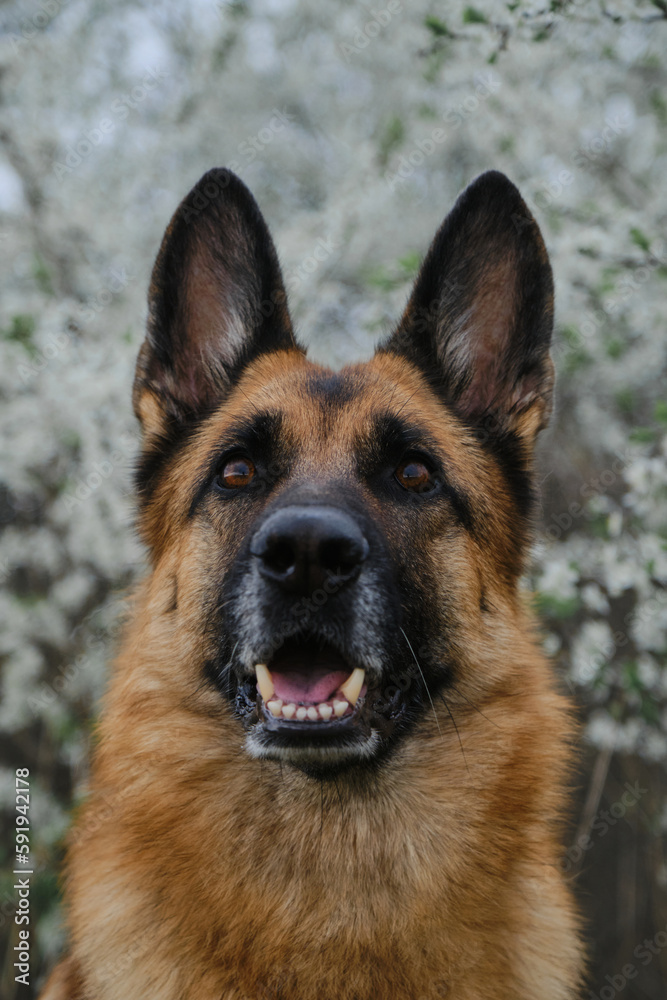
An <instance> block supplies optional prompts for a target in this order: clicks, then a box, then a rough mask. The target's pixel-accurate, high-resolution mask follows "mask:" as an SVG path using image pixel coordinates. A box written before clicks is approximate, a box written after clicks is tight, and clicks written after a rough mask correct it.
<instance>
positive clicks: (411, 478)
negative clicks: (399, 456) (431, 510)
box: [395, 458, 435, 493]
mask: <svg viewBox="0 0 667 1000" xmlns="http://www.w3.org/2000/svg"><path fill="white" fill-rule="evenodd" d="M395 475H396V478H397V479H398V481H399V483H400V484H401V486H403V487H404V489H406V490H413V491H414V492H415V493H426V492H428V490H431V489H433V486H434V485H435V483H434V481H433V476H432V475H431V471H430V469H428V468H427V467H426V466H425V465H424V463H423V462H420V461H419V460H418V459H416V458H409V459H407V460H406V461H405V462H401V464H400V465H399V467H398V468H397V469H396V473H395Z"/></svg>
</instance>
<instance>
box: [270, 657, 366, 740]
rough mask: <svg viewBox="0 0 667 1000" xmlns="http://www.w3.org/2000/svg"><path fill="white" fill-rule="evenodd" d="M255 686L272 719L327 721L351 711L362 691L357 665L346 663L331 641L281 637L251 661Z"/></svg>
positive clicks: (360, 671) (363, 680)
mask: <svg viewBox="0 0 667 1000" xmlns="http://www.w3.org/2000/svg"><path fill="white" fill-rule="evenodd" d="M255 673H256V676H257V692H258V694H259V696H260V698H261V700H262V703H263V706H264V708H265V710H266V711H267V712H268V713H269V715H270V716H271V717H272V718H273V719H280V720H285V721H287V722H296V723H307V722H310V723H320V724H322V723H330V722H331V721H332V720H333V721H334V722H335V721H337V720H339V719H343V718H345V717H347V716H350V715H352V714H353V713H354V711H355V709H356V707H357V704H358V703H359V702H360V700H363V697H364V695H365V694H366V684H365V676H366V672H365V670H364V669H363V668H362V667H350V666H349V665H348V664H347V663H345V661H344V660H343V658H342V656H341V655H340V653H338V652H337V650H335V649H334V648H333V647H332V646H328V645H325V646H320V645H318V644H317V643H316V642H314V641H312V640H311V641H307V642H304V643H295V642H290V643H286V644H285V645H284V646H283V647H282V648H281V649H280V650H279V651H278V652H277V653H276V654H275V656H273V657H272V658H271V660H270V661H269V663H258V664H256V666H255Z"/></svg>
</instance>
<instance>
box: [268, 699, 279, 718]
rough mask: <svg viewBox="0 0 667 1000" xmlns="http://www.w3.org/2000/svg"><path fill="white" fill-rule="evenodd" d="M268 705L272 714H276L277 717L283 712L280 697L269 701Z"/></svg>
mask: <svg viewBox="0 0 667 1000" xmlns="http://www.w3.org/2000/svg"><path fill="white" fill-rule="evenodd" d="M266 707H267V708H268V710H269V712H270V713H271V715H274V716H275V717H276V719H277V718H278V716H279V715H280V714H281V713H282V710H283V703H282V701H281V700H280V698H276V699H275V701H267V703H266Z"/></svg>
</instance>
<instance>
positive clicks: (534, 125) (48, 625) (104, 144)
mask: <svg viewBox="0 0 667 1000" xmlns="http://www.w3.org/2000/svg"><path fill="white" fill-rule="evenodd" d="M0 29H1V31H2V35H1V36H0V88H1V90H0V94H1V97H0V261H1V263H2V266H1V268H0V289H1V293H2V298H1V305H0V347H1V350H2V365H1V368H0V394H1V398H2V445H1V458H2V461H1V471H0V529H1V549H0V578H1V579H2V584H3V593H2V597H1V598H0V602H1V610H2V634H1V638H0V656H1V661H0V662H1V666H0V691H1V695H0V698H1V700H0V758H1V766H0V815H1V816H2V821H3V825H2V829H1V830H0V996H2V998H3V1000H14V998H15V997H26V998H28V997H33V996H35V995H36V987H37V986H38V985H39V981H40V976H42V974H43V971H44V969H45V967H46V966H47V965H48V964H49V963H50V962H51V961H52V960H53V959H54V957H55V956H56V955H57V954H58V952H59V949H60V948H61V947H62V944H63V941H64V930H63V924H62V918H61V910H60V905H59V892H58V877H57V872H58V870H59V866H60V862H61V858H62V851H63V838H64V834H65V831H66V829H67V826H68V819H69V815H70V812H71V810H72V808H73V806H74V805H75V804H76V803H77V802H79V801H80V800H81V798H82V796H83V795H84V793H85V783H86V776H87V772H86V761H87V757H88V751H89V745H90V742H91V735H92V732H93V728H92V727H93V723H94V719H95V714H96V711H97V709H98V700H99V697H100V694H101V692H102V691H103V689H104V682H105V674H106V664H107V662H108V659H109V657H110V655H111V653H112V651H113V648H114V644H115V643H116V640H117V634H118V629H119V625H120V622H121V621H122V617H123V609H124V600H125V595H126V593H127V588H128V586H129V585H130V584H131V583H132V582H133V581H134V580H135V579H136V578H137V577H138V575H139V574H141V572H142V567H143V553H142V550H141V548H140V547H139V545H138V543H137V542H136V540H135V539H134V536H133V530H132V520H133V508H132V496H131V468H132V462H133V459H134V457H135V454H136V450H137V427H136V424H135V421H134V418H133V416H132V412H131V407H130V389H131V383H132V375H133V366H134V361H135V356H136V353H137V350H138V347H139V344H140V342H141V339H142V336H143V325H144V319H145V294H146V287H147V282H148V278H149V274H150V269H151V266H152V262H153V259H154V256H155V253H156V251H157V247H158V245H159V241H160V239H161V236H162V233H163V231H164V228H165V225H166V223H167V222H168V219H169V217H170V215H171V213H172V212H173V210H174V209H175V207H176V205H177V203H178V202H179V201H180V199H181V198H182V197H183V196H184V195H185V194H186V193H187V191H188V190H189V189H190V187H191V186H192V185H193V184H194V183H195V181H196V180H197V179H198V178H199V177H200V175H201V174H202V173H203V172H204V171H205V170H207V169H209V168H210V167H212V166H220V165H228V166H230V167H232V169H234V170H236V172H237V173H239V174H240V175H241V177H242V178H243V179H244V180H245V182H246V183H247V184H248V185H249V186H250V187H251V189H252V191H253V192H254V194H255V196H256V198H257V200H258V201H259V203H260V206H261V207H262V210H263V211H264V214H265V216H266V218H267V220H268V222H269V224H270V226H271V228H272V231H273V233H274V237H275V239H276V243H277V245H278V249H279V253H280V255H281V260H282V263H283V267H284V272H285V275H286V283H287V287H288V290H289V292H290V296H291V305H292V311H293V315H294V317H295V320H296V323H297V326H298V333H299V336H300V337H301V338H302V339H303V340H304V341H305V342H307V343H309V344H310V345H311V353H312V355H313V356H314V357H315V358H317V359H318V360H323V361H327V362H329V363H332V364H334V365H339V364H341V363H343V362H344V361H347V360H352V359H358V358H363V357H367V356H368V355H369V354H370V353H371V351H372V349H373V345H374V343H375V342H376V341H377V339H378V338H379V337H380V336H381V335H382V334H383V333H385V332H387V331H388V329H389V328H390V326H391V323H392V321H393V320H394V319H395V318H396V317H398V315H399V313H400V312H401V309H402V306H403V304H404V302H405V300H406V296H407V293H408V290H409V287H410V283H411V281H412V279H413V277H414V274H415V272H416V269H417V267H418V264H419V260H420V257H421V255H422V254H423V253H424V251H425V250H426V248H427V245H428V243H429V242H430V239H431V237H432V236H433V233H434V231H435V228H436V226H437V225H438V224H439V222H440V220H441V219H442V217H443V216H444V214H445V213H446V212H447V211H448V209H449V208H450V207H451V205H452V202H453V200H454V198H455V197H456V195H457V193H458V192H459V191H460V190H461V188H462V187H464V186H465V185H466V184H467V183H468V182H469V181H470V180H471V179H472V178H473V177H474V176H475V175H476V174H477V173H479V172H480V171H482V170H485V169H487V168H489V167H495V168H497V169H500V170H502V171H504V172H505V173H507V174H508V175H509V176H510V177H511V178H512V179H513V180H514V181H515V182H516V183H517V184H518V185H519V187H520V188H521V190H522V192H523V194H524V197H525V199H526V201H527V203H528V205H529V207H530V208H531V210H532V211H533V213H534V214H535V216H536V217H537V219H538V222H539V224H540V226H541V228H542V231H543V233H544V236H545V239H546V242H547V245H548V248H549V251H550V254H551V259H552V263H553V267H554V272H555V279H556V289H557V317H556V337H555V346H554V355H555V360H556V364H557V369H558V374H559V382H558V400H557V406H556V412H555V417H554V420H553V423H552V425H551V427H550V428H549V430H548V431H547V432H546V433H545V434H544V435H543V437H542V442H541V449H540V470H539V479H540V482H541V492H542V507H541V511H540V516H539V524H538V531H537V535H536V545H535V551H534V561H533V564H532V566H531V568H530V572H529V574H528V575H527V578H526V583H527V586H528V587H529V588H530V589H531V590H532V591H533V593H534V600H535V603H536V605H537V607H538V609H539V611H540V614H541V620H542V622H543V642H544V644H545V647H546V649H547V650H548V651H549V653H550V654H552V656H553V657H554V660H555V663H556V665H557V670H558V672H559V675H560V677H561V680H562V684H563V686H564V687H566V688H568V689H569V690H570V691H571V693H572V695H573V697H574V698H575V699H576V702H577V705H578V710H579V713H580V717H581V720H582V738H581V752H580V760H579V770H578V773H577V775H576V777H575V801H574V809H573V813H572V821H571V823H570V825H569V826H568V828H567V829H565V830H564V832H563V855H562V859H561V865H562V869H563V871H564V872H565V873H566V877H567V878H568V879H570V880H571V881H572V882H573V884H574V885H575V887H576V891H577V893H578V895H579V898H580V900H581V906H582V911H583V914H584V918H585V921H586V927H587V932H586V933H587V937H588V939H589V940H590V946H591V971H590V984H589V985H590V996H594V997H596V998H600V1000H611V998H612V997H614V996H616V995H617V993H619V992H621V991H623V995H624V996H625V997H627V998H638V1000H644V998H648V1000H662V998H664V997H665V995H666V987H665V982H666V981H667V863H666V861H667V859H666V856H665V844H666V840H665V837H666V834H667V781H666V774H665V763H666V762H667V665H666V662H665V652H666V649H667V628H666V626H667V391H666V388H667V379H666V367H667V365H666V360H667V335H666V327H665V318H666V315H667V303H666V297H665V291H666V289H667V280H666V279H667V240H666V237H667V232H666V225H667V186H666V183H665V181H666V178H667V128H666V126H667V90H666V83H667V66H666V61H665V56H666V55H667V3H665V0H653V2H650V0H645V2H637V3H634V2H615V0H603V2H589V0H579V2H558V0H552V2H551V3H548V2H535V3H525V2H522V0H513V2H511V3H487V2H482V0H479V2H476V3H475V5H474V6H470V5H467V4H465V3H459V2H456V0H452V2H449V3H447V4H442V3H441V4H438V3H436V2H435V0H410V2H409V4H408V2H407V0H375V2H373V0H367V2H364V3H361V2H354V3H348V2H343V0H330V2H328V3H317V2H315V0H235V2H229V3H224V2H223V3H212V2H204V0H191V2H190V3H189V4H181V3H177V2H160V3H155V4H147V3H141V2H125V0H117V2H116V3H114V4H113V5H112V4H107V3H104V2H101V0H25V2H23V0H22V2H2V3H0ZM22 767H27V768H29V770H30V776H31V785H32V789H31V791H32V797H31V809H30V816H31V838H32V841H31V846H32V851H33V860H34V866H35V875H34V876H33V891H32V914H33V918H34V919H36V925H35V924H31V929H32V930H33V932H34V933H33V936H32V940H33V983H34V985H33V986H32V987H31V988H26V987H23V986H17V985H16V984H15V982H14V971H13V969H12V963H13V960H14V959H13V957H12V956H13V954H14V953H13V951H12V948H13V945H14V944H15V943H16V934H17V930H18V928H17V927H16V925H15V924H14V919H13V917H14V910H15V907H16V897H15V893H14V890H13V889H12V885H13V883H14V877H13V876H12V874H11V871H12V867H13V862H14V857H13V846H14V825H15V823H14V817H15V812H14V780H15V779H14V775H15V769H16V768H22ZM544 779H545V781H548V780H549V775H548V774H545V776H544ZM35 935H36V941H35ZM631 970H632V972H631ZM588 996H589V992H586V997H587V998H588ZM545 1000H546V998H545Z"/></svg>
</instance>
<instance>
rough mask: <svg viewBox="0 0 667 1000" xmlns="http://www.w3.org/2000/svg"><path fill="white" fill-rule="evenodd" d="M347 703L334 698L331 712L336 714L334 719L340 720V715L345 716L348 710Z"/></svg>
mask: <svg viewBox="0 0 667 1000" xmlns="http://www.w3.org/2000/svg"><path fill="white" fill-rule="evenodd" d="M348 704H349V702H347V701H339V700H338V698H334V703H333V710H334V712H335V713H336V718H337V719H340V717H341V715H345V713H346V712H347V709H348Z"/></svg>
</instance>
